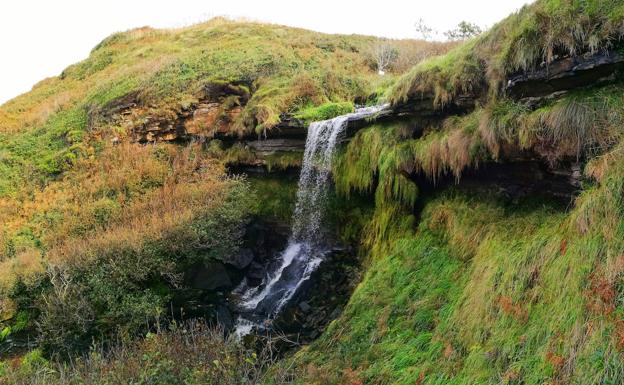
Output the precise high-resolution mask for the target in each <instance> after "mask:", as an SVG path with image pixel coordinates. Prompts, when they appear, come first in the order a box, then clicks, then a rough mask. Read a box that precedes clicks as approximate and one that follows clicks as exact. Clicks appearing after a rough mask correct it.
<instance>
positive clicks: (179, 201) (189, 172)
mask: <svg viewBox="0 0 624 385" xmlns="http://www.w3.org/2000/svg"><path fill="white" fill-rule="evenodd" d="M380 42H381V39H378V38H374V37H366V36H355V35H354V36H340V35H326V34H321V33H316V32H311V31H306V30H301V29H295V28H287V27H282V26H277V25H266V24H260V23H249V22H237V21H229V20H224V19H214V20H211V21H209V22H206V23H203V24H198V25H194V26H191V27H187V28H182V29H175V30H155V29H151V28H140V29H135V30H131V31H127V32H122V33H117V34H114V35H112V36H110V37H109V38H107V39H105V40H104V41H102V42H101V43H100V44H98V46H96V47H95V48H94V49H93V51H92V52H91V54H90V56H89V57H88V58H87V59H85V60H84V61H82V62H80V63H77V64H74V65H72V66H70V67H68V68H67V69H65V71H63V73H62V74H60V75H59V76H57V77H53V78H50V79H46V80H44V81H42V82H40V83H39V84H37V85H36V86H35V87H34V88H33V90H32V91H31V92H28V93H26V94H24V95H21V96H19V97H17V98H15V99H13V100H11V101H9V102H7V103H6V104H4V105H2V106H0V223H2V228H1V229H0V344H1V343H2V342H4V341H6V340H8V339H10V338H13V337H15V336H18V338H24V339H30V340H31V341H34V342H36V344H37V346H38V347H39V348H40V350H37V351H35V352H34V353H33V355H34V356H37V355H41V354H43V357H47V358H50V357H52V356H56V357H58V356H59V355H65V354H71V353H73V352H76V351H84V350H85V349H88V348H89V346H90V345H91V343H92V342H93V341H103V343H104V344H107V343H108V342H110V340H111V339H112V338H115V339H122V340H124V341H127V340H130V339H133V338H134V337H136V336H137V335H144V333H145V332H146V331H147V330H152V327H153V326H154V325H155V324H156V323H157V322H159V320H161V319H163V318H168V316H170V315H171V314H170V312H171V309H170V308H169V307H168V305H169V304H170V301H171V300H172V297H173V295H174V291H175V290H179V289H180V288H181V287H183V286H184V284H183V282H182V278H183V275H184V272H185V270H188V268H189V266H193V265H194V264H196V263H203V262H210V261H228V259H229V258H231V257H232V256H234V255H236V253H237V251H238V249H239V247H240V244H241V241H242V236H243V232H244V228H245V226H246V225H247V223H248V222H249V219H250V218H251V217H252V216H254V215H257V216H264V215H266V212H268V211H271V210H273V211H275V210H276V209H271V208H269V207H266V206H264V205H263V204H264V203H266V202H267V199H266V197H271V196H273V197H274V200H275V201H278V199H275V197H278V196H280V193H283V195H292V194H291V192H292V191H290V190H288V191H284V192H279V191H278V192H275V191H273V190H271V191H269V190H270V189H268V188H267V189H266V190H267V191H265V190H263V189H262V188H258V186H260V187H262V186H263V185H262V184H259V185H258V184H255V185H254V186H256V187H255V188H254V187H252V186H250V184H249V183H248V182H246V181H245V180H243V179H242V178H239V177H232V176H228V175H227V174H226V170H225V167H224V163H227V162H228V159H230V158H231V157H234V156H237V157H240V156H241V153H244V152H245V149H244V148H242V147H240V146H234V147H232V148H230V149H229V150H227V151H226V152H224V149H223V148H221V145H220V144H219V143H217V142H216V141H215V142H213V143H211V144H209V145H206V146H204V145H201V144H190V143H179V144H172V143H159V144H154V145H149V146H146V145H142V144H139V143H133V138H134V137H133V131H134V130H135V129H136V128H137V127H142V125H143V124H145V122H147V121H149V120H159V119H160V120H163V121H172V120H175V118H176V116H178V115H179V114H181V113H183V112H185V111H189V110H193V109H194V108H197V106H198V104H199V103H200V101H202V100H203V99H204V98H206V95H207V93H209V91H207V88H210V87H217V88H219V87H221V88H226V89H230V90H235V91H236V93H235V95H231V96H230V97H228V98H225V100H220V101H219V102H220V103H221V105H222V108H223V109H227V108H236V109H238V111H239V113H237V114H236V117H235V119H234V121H232V122H230V123H231V124H229V125H228V129H229V130H230V131H229V132H226V133H225V134H230V135H232V136H234V137H236V136H238V135H242V134H249V133H252V134H255V133H258V134H261V133H262V132H264V131H266V130H270V129H272V127H274V126H275V125H276V124H278V123H279V122H280V120H281V119H282V116H283V114H285V113H288V114H290V115H293V116H297V117H298V118H300V119H302V120H304V121H312V120H316V119H319V118H329V117H333V116H335V115H338V114H341V113H344V112H345V111H350V110H351V109H353V105H354V103H355V102H358V103H364V102H367V101H369V102H370V101H373V100H375V98H376V97H377V96H376V95H379V94H380V93H381V91H378V89H379V88H380V87H381V88H384V87H387V86H388V84H389V83H390V82H391V81H392V79H393V78H394V76H396V75H398V74H400V73H401V72H402V71H404V70H405V69H407V67H408V66H409V65H410V64H413V63H415V62H417V61H419V60H421V59H422V57H423V56H427V55H431V54H433V53H435V52H441V51H444V50H445V49H446V45H441V44H435V43H426V42H421V41H411V40H405V41H392V42H391V43H392V44H393V45H395V46H397V47H399V48H400V57H399V60H397V61H396V62H395V65H394V68H393V71H392V73H391V74H390V75H389V76H386V77H385V78H384V79H382V78H380V77H379V76H378V75H377V74H376V70H375V68H374V63H373V61H372V58H371V55H370V51H371V49H372V47H373V46H374V45H375V44H378V43H380ZM127 100H131V101H132V103H133V107H132V111H131V114H130V115H124V117H126V119H125V120H124V121H123V122H120V121H119V120H115V119H108V118H107V117H108V116H110V115H111V114H114V113H116V112H111V111H117V110H115V108H118V107H117V106H118V105H119V104H120V103H124V102H125V101H127ZM113 138H115V139H114V140H113ZM238 150H240V151H238ZM237 151H238V152H240V153H237ZM298 156H299V154H296V156H295V157H296V158H297V159H291V160H286V161H287V163H288V165H290V164H293V163H295V164H296V163H297V162H299V159H298ZM284 161H285V160H284V159H282V158H276V159H272V158H270V157H269V159H268V160H267V164H268V167H269V168H271V167H273V166H275V167H280V165H281V163H283V162H284ZM279 204H281V205H282V206H284V205H285V204H286V202H279V203H278V205H279ZM282 206H279V207H282ZM278 214H279V216H280V217H284V216H286V215H287V214H286V213H283V212H281V213H278ZM19 336H21V337H19ZM244 358H245V357H242V358H241V359H244ZM29 359H30V358H28V357H25V358H24V360H25V361H28V360H29ZM3 370H4V365H1V364H0V377H2V376H3V374H2V373H4V372H3ZM16 381H17V380H16ZM24 381H29V380H28V379H26V380H24ZM0 383H3V382H2V380H0Z"/></svg>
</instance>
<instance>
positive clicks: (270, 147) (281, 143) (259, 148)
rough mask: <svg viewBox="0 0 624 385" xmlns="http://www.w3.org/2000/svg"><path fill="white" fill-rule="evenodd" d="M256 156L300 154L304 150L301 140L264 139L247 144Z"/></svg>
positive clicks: (303, 141) (303, 142)
mask: <svg viewBox="0 0 624 385" xmlns="http://www.w3.org/2000/svg"><path fill="white" fill-rule="evenodd" d="M247 145H248V146H249V147H251V148H252V149H254V150H255V153H256V155H257V156H266V155H271V154H274V153H276V152H297V151H298V152H301V151H303V150H305V140H303V139H284V138H282V139H265V140H254V141H250V142H247Z"/></svg>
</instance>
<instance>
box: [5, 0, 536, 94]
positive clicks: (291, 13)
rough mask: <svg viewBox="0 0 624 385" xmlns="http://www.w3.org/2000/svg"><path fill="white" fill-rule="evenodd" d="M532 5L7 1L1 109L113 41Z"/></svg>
mask: <svg viewBox="0 0 624 385" xmlns="http://www.w3.org/2000/svg"><path fill="white" fill-rule="evenodd" d="M529 2H531V1H530V0H470V1H466V0H378V1H368V0H348V1H346V0H303V1H295V0H290V1H289V0H281V1H278V0H266V1H262V0H218V1H214V0H203V1H202V0H175V1H165V0H104V1H102V0H98V1H88V0H56V1H51V0H0V49H1V52H2V55H1V58H2V59H1V60H0V104H1V103H3V102H5V101H7V100H9V99H11V98H12V97H14V96H17V95H19V94H21V93H23V92H26V91H28V90H30V88H31V87H32V86H33V85H34V84H35V83H36V82H38V81H39V80H42V79H43V78H45V77H49V76H54V75H58V74H60V73H61V71H62V70H63V69H64V68H65V67H67V66H68V65H70V64H72V63H75V62H77V61H80V60H82V59H84V58H86V57H87V56H88V55H89V51H90V50H91V48H93V47H94V46H95V45H96V44H97V43H98V42H100V41H101V40H102V39H104V38H105V37H106V36H108V35H110V34H111V33H114V32H117V31H124V30H127V29H130V28H134V27H140V26H145V25H149V26H152V27H160V28H169V27H180V26H184V25H188V24H192V23H195V22H199V21H203V20H206V19H208V18H210V17H213V16H219V15H228V16H232V17H239V16H240V17H247V18H252V19H255V20H261V21H269V22H274V23H279V24H286V25H292V26H296V27H303V28H308V29H313V30H316V31H321V32H329V33H359V34H367V35H377V36H386V37H392V38H415V37H417V35H416V32H415V29H414V23H415V22H416V21H417V20H418V19H420V18H422V19H424V21H425V22H426V24H428V25H430V26H432V27H434V28H436V29H438V30H440V31H445V30H448V29H450V28H452V27H453V26H455V25H456V24H457V23H458V22H459V21H461V20H467V21H471V22H474V23H477V24H479V25H481V26H491V25H492V24H494V23H495V22H497V21H498V20H500V19H502V18H504V17H505V16H506V15H508V14H509V13H511V12H513V11H515V10H517V9H518V8H520V7H521V6H522V5H523V4H526V3H529Z"/></svg>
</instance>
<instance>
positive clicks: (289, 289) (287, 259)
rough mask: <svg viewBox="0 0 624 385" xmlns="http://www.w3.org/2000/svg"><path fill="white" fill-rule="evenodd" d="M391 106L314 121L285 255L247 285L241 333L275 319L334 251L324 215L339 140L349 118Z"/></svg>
mask: <svg viewBox="0 0 624 385" xmlns="http://www.w3.org/2000/svg"><path fill="white" fill-rule="evenodd" d="M386 107H387V106H386V105H384V106H374V107H366V108H360V109H357V110H356V111H355V112H353V113H350V114H347V115H342V116H338V117H336V118H334V119H330V120H324V121H320V122H314V123H312V124H311V125H310V126H309V128H308V135H307V139H306V145H305V152H304V156H303V164H302V167H301V174H300V176H299V185H298V190H297V202H296V205H295V211H294V214H293V220H292V229H291V236H290V238H289V240H288V245H287V247H286V249H285V250H284V251H283V252H282V253H281V255H280V264H279V266H278V267H277V268H276V269H275V271H273V272H272V273H271V274H269V276H267V277H266V279H265V280H264V282H263V283H262V285H260V286H259V287H256V288H246V289H244V292H243V293H242V295H241V304H240V307H241V309H242V310H243V312H244V313H245V314H246V316H240V317H239V319H238V321H237V326H236V333H237V334H238V335H245V334H247V333H249V332H250V331H251V330H252V328H253V327H254V326H261V322H263V321H266V320H270V319H273V318H275V317H276V316H277V315H278V314H279V312H280V310H281V309H282V308H283V307H284V306H285V305H286V304H287V303H288V301H289V300H290V299H291V298H292V297H293V295H294V294H295V293H296V292H297V290H298V289H299V287H300V286H301V284H302V283H304V282H305V281H306V280H308V279H309V278H310V275H311V274H312V273H313V272H314V270H316V268H317V267H318V265H319V264H320V263H321V262H322V261H323V258H324V256H325V255H326V254H327V253H328V251H329V250H330V248H329V245H327V243H326V241H325V236H324V228H323V220H324V217H325V212H326V202H327V198H328V193H329V188H330V172H331V167H332V159H333V156H334V150H335V147H336V144H337V143H338V142H340V139H341V135H342V134H343V132H344V129H345V128H346V126H347V123H348V122H349V121H351V120H360V119H365V118H367V117H370V116H373V115H375V114H377V113H378V112H380V111H381V110H383V109H385V108H386Z"/></svg>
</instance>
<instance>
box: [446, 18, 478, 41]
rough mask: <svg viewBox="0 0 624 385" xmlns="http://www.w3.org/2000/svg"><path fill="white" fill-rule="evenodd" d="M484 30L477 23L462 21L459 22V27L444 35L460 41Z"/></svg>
mask: <svg viewBox="0 0 624 385" xmlns="http://www.w3.org/2000/svg"><path fill="white" fill-rule="evenodd" d="M482 32H483V30H482V29H481V27H479V26H478V25H477V24H474V23H469V22H467V21H462V22H460V23H459V24H457V27H455V28H453V29H451V30H448V31H446V32H444V36H446V38H447V39H449V40H453V41H458V40H466V39H470V38H471V37H474V36H478V35H480V34H481V33H482Z"/></svg>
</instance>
